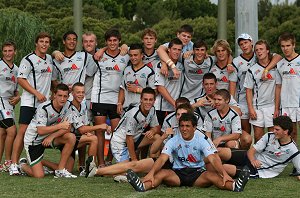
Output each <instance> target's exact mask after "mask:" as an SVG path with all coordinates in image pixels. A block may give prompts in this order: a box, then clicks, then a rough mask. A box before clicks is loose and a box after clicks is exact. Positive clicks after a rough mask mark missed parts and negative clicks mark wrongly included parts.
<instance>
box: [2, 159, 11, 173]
mask: <svg viewBox="0 0 300 198" xmlns="http://www.w3.org/2000/svg"><path fill="white" fill-rule="evenodd" d="M11 164H12V161H11V160H5V161H4V164H0V172H8V171H9V167H10V165H11Z"/></svg>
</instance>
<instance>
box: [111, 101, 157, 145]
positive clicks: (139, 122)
mask: <svg viewBox="0 0 300 198" xmlns="http://www.w3.org/2000/svg"><path fill="white" fill-rule="evenodd" d="M158 125H159V124H158V121H157V117H156V113H155V108H154V107H152V108H151V109H150V111H149V113H148V114H147V115H144V114H143V112H142V111H141V109H140V106H137V107H134V108H132V109H130V110H129V111H127V112H126V113H125V114H124V116H123V117H122V119H121V120H120V122H119V124H118V126H117V127H116V129H115V132H114V133H113V136H112V140H113V141H114V142H119V143H121V144H124V145H125V144H126V135H130V136H133V140H134V142H136V141H137V140H138V139H139V137H140V136H141V135H142V133H145V132H146V131H145V129H146V128H147V127H148V126H149V127H156V126H158Z"/></svg>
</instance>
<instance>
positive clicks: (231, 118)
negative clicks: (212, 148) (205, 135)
mask: <svg viewBox="0 0 300 198" xmlns="http://www.w3.org/2000/svg"><path fill="white" fill-rule="evenodd" d="M203 131H204V132H211V138H212V140H214V139H216V138H218V137H221V136H223V135H229V134H233V133H239V134H242V126H241V118H240V116H239V115H238V114H237V113H236V112H235V111H234V110H232V109H231V108H229V110H228V112H227V113H226V115H225V116H221V115H220V113H219V111H218V110H217V109H213V110H211V111H209V112H208V113H207V115H206V117H205V120H204V124H203Z"/></svg>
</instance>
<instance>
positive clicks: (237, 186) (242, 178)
mask: <svg viewBox="0 0 300 198" xmlns="http://www.w3.org/2000/svg"><path fill="white" fill-rule="evenodd" d="M249 177H250V170H249V168H248V166H244V167H243V169H242V170H241V173H240V174H239V176H238V178H237V179H236V180H235V182H234V189H233V191H234V192H242V191H243V190H244V188H245V186H246V184H247V182H248V180H249Z"/></svg>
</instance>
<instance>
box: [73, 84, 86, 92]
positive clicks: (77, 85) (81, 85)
mask: <svg viewBox="0 0 300 198" xmlns="http://www.w3.org/2000/svg"><path fill="white" fill-rule="evenodd" d="M75 87H84V84H83V83H82V82H77V83H75V84H74V85H73V86H72V91H74V89H75Z"/></svg>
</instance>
